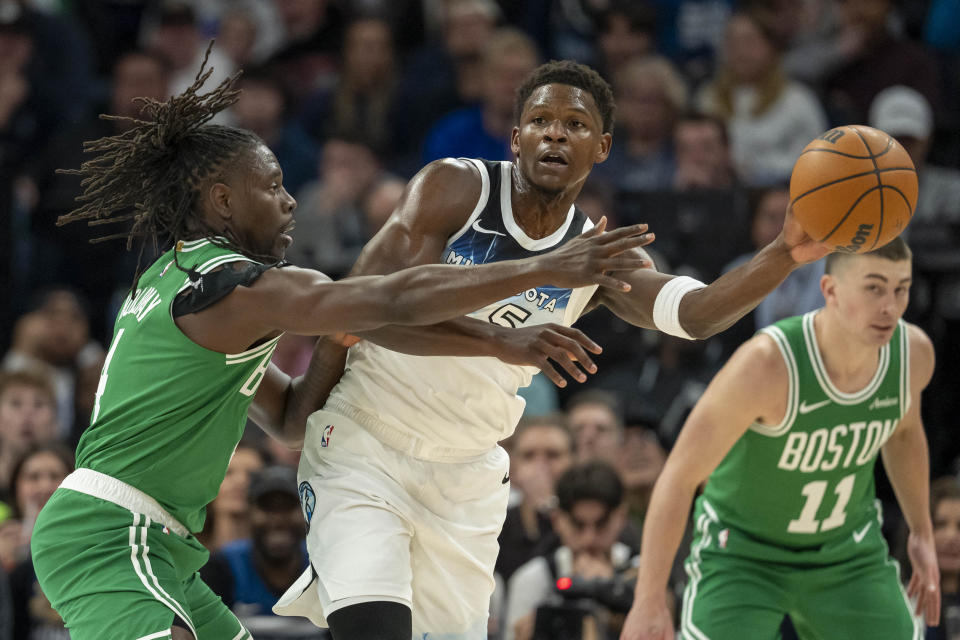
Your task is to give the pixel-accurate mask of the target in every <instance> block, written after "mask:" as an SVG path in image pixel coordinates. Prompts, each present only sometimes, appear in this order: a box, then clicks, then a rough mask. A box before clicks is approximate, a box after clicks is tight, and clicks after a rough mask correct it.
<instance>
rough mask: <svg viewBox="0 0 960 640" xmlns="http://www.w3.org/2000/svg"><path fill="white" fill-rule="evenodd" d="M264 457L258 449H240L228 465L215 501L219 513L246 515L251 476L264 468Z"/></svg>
mask: <svg viewBox="0 0 960 640" xmlns="http://www.w3.org/2000/svg"><path fill="white" fill-rule="evenodd" d="M263 466H264V465H263V456H261V455H260V452H258V451H257V450H256V449H252V448H250V447H238V448H237V450H236V451H234V453H233V457H232V458H230V464H229V465H227V475H226V476H224V478H223V483H222V484H221V485H220V492H219V493H217V498H216V500H214V505H215V506H216V508H217V511H220V512H223V513H232V514H237V513H244V512H245V511H246V510H247V488H248V487H249V486H250V476H251V475H253V473H254V472H255V471H259V470H260V469H262V468H263Z"/></svg>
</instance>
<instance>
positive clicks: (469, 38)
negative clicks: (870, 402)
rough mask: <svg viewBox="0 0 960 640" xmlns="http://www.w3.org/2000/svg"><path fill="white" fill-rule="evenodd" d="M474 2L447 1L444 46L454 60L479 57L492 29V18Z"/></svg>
mask: <svg viewBox="0 0 960 640" xmlns="http://www.w3.org/2000/svg"><path fill="white" fill-rule="evenodd" d="M476 4H477V3H474V2H457V1H456V0H453V1H448V3H447V5H448V8H447V12H446V19H445V20H444V35H443V39H444V44H445V45H446V48H447V51H448V52H449V53H450V55H452V56H453V57H454V58H460V57H464V56H466V57H470V56H479V55H480V52H481V51H483V47H484V45H485V44H486V43H487V40H488V39H489V38H490V35H491V34H492V33H493V29H494V26H495V24H494V20H493V18H492V17H491V16H490V15H489V14H488V13H487V12H485V11H483V10H482V9H479V8H478V7H477V6H476Z"/></svg>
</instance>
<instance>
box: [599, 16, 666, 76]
mask: <svg viewBox="0 0 960 640" xmlns="http://www.w3.org/2000/svg"><path fill="white" fill-rule="evenodd" d="M597 43H598V44H599V45H600V51H601V53H602V54H603V59H604V60H606V62H607V64H608V65H610V66H616V65H618V64H622V63H623V62H625V61H627V60H630V59H632V58H639V57H640V56H642V55H644V54H646V53H650V52H651V51H652V50H653V41H652V40H651V38H650V34H648V33H643V32H642V31H635V30H633V29H632V28H631V26H630V19H629V18H628V17H627V16H625V15H624V14H622V13H613V14H611V15H610V16H608V17H607V23H606V29H605V30H604V31H603V32H602V33H601V34H600V37H599V38H598V40H597Z"/></svg>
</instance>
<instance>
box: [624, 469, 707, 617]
mask: <svg viewBox="0 0 960 640" xmlns="http://www.w3.org/2000/svg"><path fill="white" fill-rule="evenodd" d="M695 491H696V485H695V484H693V483H691V482H690V481H689V480H687V479H683V478H677V477H676V474H675V473H674V472H672V471H671V470H670V468H669V466H668V467H667V468H665V469H664V471H663V473H662V474H661V475H660V478H659V479H658V480H657V483H656V485H655V486H654V488H653V494H652V496H651V497H650V507H649V508H648V509H647V515H646V517H645V518H644V522H643V539H642V541H641V543H640V549H641V555H640V572H639V575H638V576H637V589H636V594H635V598H636V599H637V600H638V601H639V600H643V599H647V600H651V599H661V600H662V599H663V598H664V597H665V593H666V588H667V581H668V580H669V578H670V570H671V567H672V566H673V559H674V557H675V556H676V555H677V549H678V548H679V547H680V541H681V539H682V538H683V531H684V529H685V527H686V524H687V518H688V517H689V515H690V505H691V503H692V502H693V495H694V492H695ZM651 601H652V600H651Z"/></svg>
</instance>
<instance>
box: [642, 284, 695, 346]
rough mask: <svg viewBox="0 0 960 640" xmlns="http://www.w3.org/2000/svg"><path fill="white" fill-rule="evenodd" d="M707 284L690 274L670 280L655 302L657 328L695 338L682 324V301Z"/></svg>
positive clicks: (672, 334)
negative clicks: (684, 297)
mask: <svg viewBox="0 0 960 640" xmlns="http://www.w3.org/2000/svg"><path fill="white" fill-rule="evenodd" d="M706 286H707V285H705V284H704V283H702V282H700V281H699V280H697V279H695V278H691V277H689V276H677V277H676V278H673V279H672V280H668V281H667V284H665V285H663V288H662V289H660V293H658V294H657V299H656V300H654V302H653V324H655V325H656V326H657V329H659V330H660V331H663V332H664V333H668V334H670V335H671V336H677V337H678V338H684V339H686V340H694V339H695V338H694V337H693V336H691V335H690V334H689V333H687V332H686V331H684V329H683V327H682V326H680V301H681V300H683V296H685V295H687V294H688V293H690V292H691V291H694V290H696V289H703V288H704V287H706Z"/></svg>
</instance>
